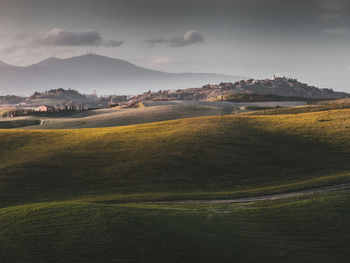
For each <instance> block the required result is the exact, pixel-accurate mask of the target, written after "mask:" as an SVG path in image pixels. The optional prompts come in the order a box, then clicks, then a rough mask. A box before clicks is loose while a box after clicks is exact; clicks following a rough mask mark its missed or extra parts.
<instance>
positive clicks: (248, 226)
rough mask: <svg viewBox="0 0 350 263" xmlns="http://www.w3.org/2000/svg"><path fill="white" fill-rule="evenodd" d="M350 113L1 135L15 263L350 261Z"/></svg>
mask: <svg viewBox="0 0 350 263" xmlns="http://www.w3.org/2000/svg"><path fill="white" fill-rule="evenodd" d="M349 128H350V110H347V109H344V110H331V111H322V112H314V113H301V114H288V115H262V116H258V115H249V116H241V115H236V116H233V115H231V116H220V117H200V118H190V119H181V120H172V121H166V122H156V123H149V124H142V125H133V126H123V127H112V128H99V129H75V130H16V129H15V130H0V207H1V209H0V222H1V225H0V260H1V262H6V261H8V262H232V261H235V262H346V260H347V259H348V257H349V255H350V251H349V249H348V246H347V244H349V241H350V236H349V234H348V233H349V231H350V225H349V223H348V222H350V220H349V219H350V218H349V215H350V214H349V212H348V207H349V204H350V199H349V197H350V195H349V190H343V191H336V192H332V193H319V194H313V195H307V196H300V197H295V198H292V199H281V200H275V201H264V202H262V201H260V202H254V203H247V204H242V203H239V204H212V205H211V204H202V205H200V204H192V205H176V204H164V205H160V204H152V203H143V202H145V201H152V200H153V201H154V200H162V201H164V200H186V199H196V200H200V199H221V198H224V199H225V198H237V197H246V196H259V195H264V194H273V193H283V192H284V193H285V192H290V191H295V190H301V189H312V188H318V187H320V186H327V185H339V184H344V183H349V182H350V163H349V161H348V160H349V157H350V150H349V149H350V148H349V146H350V145H349V144H350V140H349V139H350V138H349V137H350V133H349V131H350V130H349Z"/></svg>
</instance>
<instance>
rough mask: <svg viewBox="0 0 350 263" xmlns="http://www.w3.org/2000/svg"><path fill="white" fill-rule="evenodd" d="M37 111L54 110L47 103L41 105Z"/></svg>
mask: <svg viewBox="0 0 350 263" xmlns="http://www.w3.org/2000/svg"><path fill="white" fill-rule="evenodd" d="M38 111H40V112H54V111H55V107H53V106H48V105H42V106H40V107H39V108H38Z"/></svg>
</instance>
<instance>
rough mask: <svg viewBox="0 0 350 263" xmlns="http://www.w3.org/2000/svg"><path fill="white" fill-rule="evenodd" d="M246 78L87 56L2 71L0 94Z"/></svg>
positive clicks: (124, 91) (135, 89) (135, 88)
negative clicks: (172, 69)
mask: <svg viewBox="0 0 350 263" xmlns="http://www.w3.org/2000/svg"><path fill="white" fill-rule="evenodd" d="M242 78H245V77H242V76H228V75H220V74H215V73H188V72H185V73H169V72H163V71H157V70H153V69H148V68H143V67H139V66H137V65H135V64H133V63H130V62H128V61H125V60H121V59H115V58H110V57H106V56H100V55H95V54H87V55H82V56H76V57H70V58H65V59H59V58H54V57H51V58H48V59H45V60H43V61H40V62H38V63H36V64H32V65H29V66H26V67H16V66H14V67H1V68H0V94H1V95H7V94H14V95H30V94H32V93H33V92H34V91H44V90H49V89H58V88H64V89H77V90H79V91H81V92H83V93H93V92H94V91H95V90H96V91H97V92H98V93H99V94H103V95H110V94H121V95H128V94H137V93H140V92H144V91H145V90H153V91H156V90H162V89H185V88H190V87H201V86H203V85H205V84H207V83H218V82H221V81H237V80H239V79H242Z"/></svg>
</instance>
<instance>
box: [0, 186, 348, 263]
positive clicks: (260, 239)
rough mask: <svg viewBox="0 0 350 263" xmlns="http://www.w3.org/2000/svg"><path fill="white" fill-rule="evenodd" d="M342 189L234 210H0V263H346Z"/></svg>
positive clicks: (52, 206)
mask: <svg viewBox="0 0 350 263" xmlns="http://www.w3.org/2000/svg"><path fill="white" fill-rule="evenodd" d="M349 205H350V191H344V192H338V193H332V194H328V195H322V196H320V195H315V196H311V197H308V198H297V199H291V200H282V201H270V202H257V203H252V204H244V205H243V204H236V205H233V204H231V205H227V204H226V205H177V206H168V205H149V206H147V205H143V206H142V205H136V204H135V205H131V204H130V205H107V204H94V203H79V202H63V203H62V202H61V203H42V204H33V205H25V206H17V207H11V208H3V209H0V221H1V225H0V260H1V262H308V263H309V262H340V263H342V262H348V258H349V256H350V250H349V247H348V244H349V243H350V235H349V233H350V212H349V211H350V210H349V209H348V208H349Z"/></svg>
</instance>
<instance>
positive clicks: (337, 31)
mask: <svg viewBox="0 0 350 263" xmlns="http://www.w3.org/2000/svg"><path fill="white" fill-rule="evenodd" d="M323 32H324V33H326V34H331V35H337V36H349V35H350V28H347V27H344V28H331V29H326V30H324V31H323Z"/></svg>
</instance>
